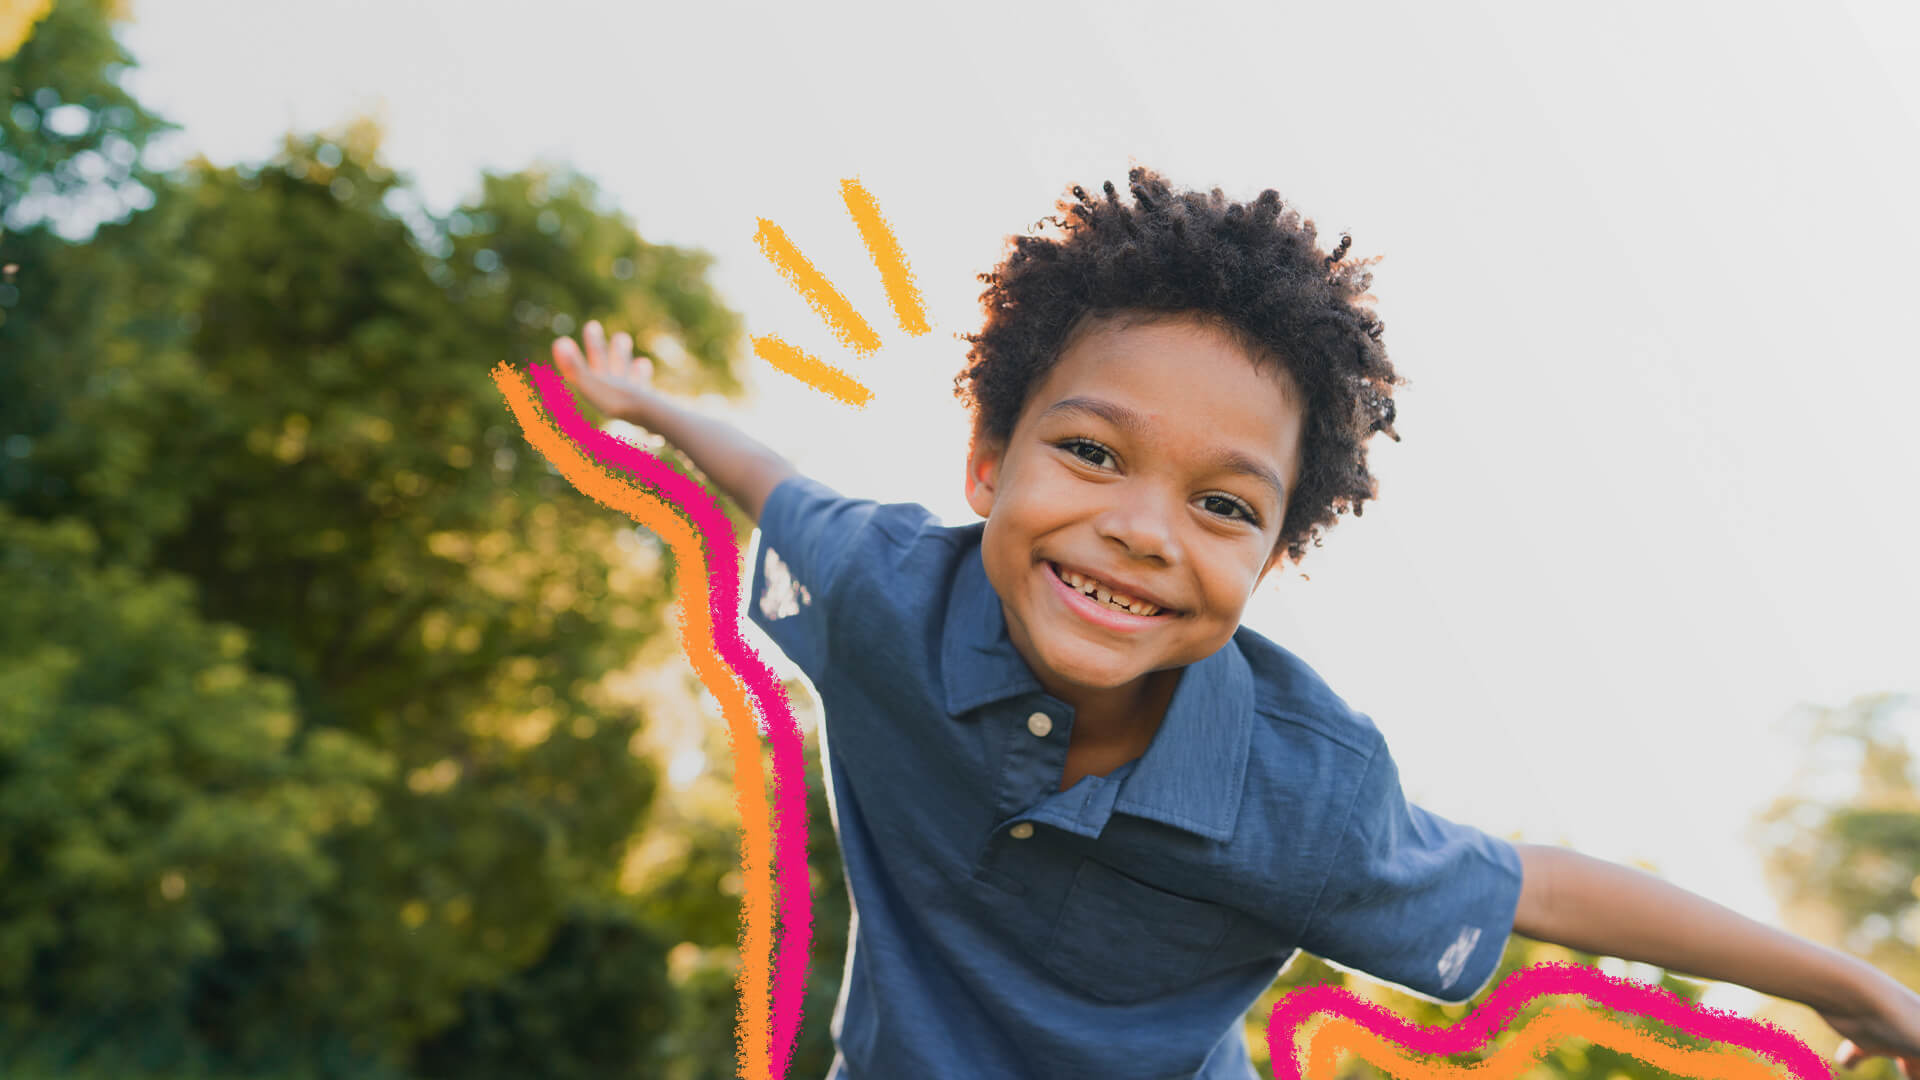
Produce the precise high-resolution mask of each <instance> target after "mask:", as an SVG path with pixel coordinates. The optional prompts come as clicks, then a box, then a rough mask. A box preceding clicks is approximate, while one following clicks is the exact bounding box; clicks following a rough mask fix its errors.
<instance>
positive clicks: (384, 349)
mask: <svg viewBox="0 0 1920 1080" xmlns="http://www.w3.org/2000/svg"><path fill="white" fill-rule="evenodd" d="M106 15H107V13H106V11H105V9H104V8H103V7H101V6H100V5H98V4H94V3H89V2H86V0H65V2H62V3H61V4H59V5H58V6H57V7H56V8H55V10H54V12H53V13H52V14H51V15H50V16H49V17H48V18H47V20H46V21H45V22H44V23H43V24H41V25H40V26H39V27H38V28H37V30H36V32H35V34H34V36H33V37H32V38H30V39H29V40H28V42H27V43H26V46H25V47H23V48H22V50H21V51H20V53H19V54H18V55H17V56H16V57H15V58H14V60H13V61H12V62H11V63H10V64H8V65H7V66H6V67H5V70H6V72H7V73H8V76H9V77H10V78H11V79H12V80H13V81H14V86H15V89H16V90H17V91H18V93H17V94H16V95H15V103H14V105H13V106H12V107H11V109H10V111H9V112H7V113H6V114H5V117H4V118H0V122H4V123H9V124H13V125H14V126H12V127H6V128H4V130H3V133H4V135H5V138H6V141H5V143H4V144H0V172H5V174H6V176H5V179H4V180H0V183H9V184H14V185H16V186H15V187H14V188H6V189H0V190H5V191H7V192H17V191H24V192H27V193H29V195H31V194H32V193H34V192H40V193H41V194H46V195H50V196H51V195H60V194H61V193H62V192H63V191H66V190H67V189H66V188H64V187H62V185H65V184H68V183H69V181H72V182H74V183H83V182H94V181H92V180H89V179H88V178H89V177H90V176H92V174H93V172H95V171H97V170H96V169H95V168H94V167H93V166H80V165H73V166H71V167H69V166H68V165H65V164H63V163H68V162H72V161H74V160H76V159H77V158H78V157H79V155H80V154H81V153H84V152H85V151H84V149H82V150H76V149H75V148H74V147H73V146H71V145H68V143H67V142H62V141H57V140H55V139H54V136H58V139H59V140H66V139H68V136H67V135H65V134H62V132H65V131H67V130H69V129H70V128H71V127H72V125H73V124H74V123H75V118H76V117H77V115H78V114H75V113H71V112H69V113H65V114H62V115H63V116H64V117H65V118H66V119H63V120H60V121H58V122H57V123H56V122H52V121H48V120H47V119H45V118H44V117H43V118H41V119H39V120H35V121H31V122H30V121H29V120H28V119H26V117H27V112H25V111H23V109H22V107H21V105H20V102H22V101H25V102H27V103H29V104H28V108H29V109H40V110H43V111H44V110H55V109H58V108H59V107H61V104H63V103H70V102H80V103H82V104H83V105H85V108H86V109H87V110H88V113H89V116H91V117H92V118H93V119H91V120H89V124H90V125H95V126H94V127H90V128H89V129H88V130H89V131H94V132H96V134H95V135H90V136H88V137H89V138H96V142H97V143H98V146H99V148H100V149H99V150H98V153H100V154H101V155H102V156H103V157H105V158H108V159H110V160H113V161H118V160H120V159H121V158H124V157H125V156H126V153H125V151H123V150H114V149H112V147H111V146H109V145H108V144H109V142H110V140H111V139H112V138H118V139H121V140H123V141H125V142H127V143H128V144H129V145H131V146H133V147H134V149H135V150H139V149H140V148H142V147H143V146H144V144H145V140H146V139H147V138H148V137H149V136H150V135H151V134H152V133H154V132H155V131H158V130H160V128H161V126H162V125H161V124H160V123H159V122H158V121H157V120H154V119H153V118H152V117H150V116H148V115H147V114H145V113H144V112H142V111H140V110H139V107H138V105H137V103H134V102H132V101H131V100H130V99H128V98H126V96H125V95H124V93H121V92H120V91H119V90H118V84H117V81H116V80H117V73H116V69H117V66H121V65H124V64H125V63H126V62H127V61H126V58H125V56H124V55H123V54H122V53H120V52H119V50H118V48H117V46H115V45H114V44H113V42H112V37H111V27H110V25H109V23H108V21H107V18H106ZM43 91H44V93H43ZM89 95H91V96H89ZM49 103H50V104H49ZM116 109H118V110H123V111H121V112H116V111H115V110H116ZM96 129H97V130H96ZM23 132H24V134H23ZM47 132H52V133H53V134H52V135H46V133H47ZM29 136H32V138H29ZM43 136H45V137H44V138H43ZM33 139H41V141H42V142H43V143H44V144H45V145H43V146H39V145H37V144H35V143H33ZM36 147H37V148H36ZM63 155H64V156H63ZM135 160H136V162H137V160H138V158H137V155H136V157H135ZM69 174H70V175H69ZM128 176H129V177H130V178H131V179H129V180H127V181H126V182H134V181H137V182H139V183H140V184H141V185H142V186H143V188H144V189H146V190H150V191H152V192H153V194H154V198H153V203H152V206H151V208H150V209H147V210H145V211H143V212H138V213H133V214H131V215H122V219H121V220H117V221H116V220H109V221H108V223H107V224H104V225H101V226H100V227H98V228H97V230H93V231H90V232H87V235H85V236H80V235H79V234H80V233H81V232H82V231H84V230H81V229H78V228H76V227H74V222H75V221H82V222H84V221H85V220H86V213H85V212H84V207H79V206H77V205H70V204H69V203H67V202H61V201H60V200H58V199H51V198H48V199H41V200H40V201H39V202H38V203H36V204H35V205H36V206H38V207H39V209H38V210H37V211H36V212H35V214H36V215H38V216H35V215H28V214H26V212H25V211H24V210H23V211H20V213H21V215H22V216H21V217H20V218H18V219H10V220H13V221H14V226H15V227H10V228H9V229H8V231H7V232H6V234H5V236H4V237H3V238H0V260H4V261H8V262H17V263H18V264H19V266H20V271H19V273H18V274H17V276H16V278H15V279H14V280H13V281H12V282H10V283H9V284H8V286H7V288H8V289H10V290H11V291H9V292H5V293H0V313H3V314H4V316H5V319H4V322H0V422H4V424H5V428H4V430H3V431H0V552H6V553H7V554H8V559H9V561H8V562H7V563H6V564H5V570H4V573H5V574H6V575H8V576H7V577H6V579H5V581H4V582H0V590H4V592H3V593H0V594H4V595H7V596H8V597H9V614H10V615H12V614H13V613H14V610H15V597H16V596H17V597H20V598H21V599H20V600H19V602H18V610H19V611H21V612H24V613H26V616H27V617H26V618H22V619H10V620H9V624H8V627H7V630H8V631H9V632H12V633H15V634H17V635H18V636H16V637H11V638H8V639H7V642H6V643H7V644H8V645H10V646H12V648H10V649H9V651H8V652H6V653H5V654H4V656H0V686H4V687H5V688H6V689H7V690H9V691H10V692H9V693H7V695H6V698H7V703H6V706H5V708H6V711H5V712H4V713H0V716H4V727H3V728H0V785H4V786H3V787H0V858H4V860H5V862H4V867H5V873H6V881H7V890H6V894H5V896H4V897H0V914H3V915H4V919H5V924H6V925H5V927H4V928H0V1068H4V1069H5V1070H6V1071H7V1072H8V1074H9V1075H22V1074H25V1073H26V1072H27V1070H28V1069H45V1070H49V1075H51V1074H52V1071H54V1070H58V1071H60V1072H62V1073H64V1072H68V1071H73V1070H80V1069H84V1068H94V1069H98V1070H104V1071H105V1072H106V1073H108V1074H110V1075H119V1076H137V1075H156V1076H157V1075H161V1074H163V1073H165V1072H166V1071H168V1070H175V1071H191V1070H201V1071H205V1072H207V1073H208V1074H215V1073H222V1074H224V1073H227V1072H238V1073H240V1074H244V1075H259V1074H261V1073H263V1072H284V1073H286V1074H288V1075H293V1074H295V1073H296V1072H298V1073H299V1074H313V1075H342V1076H345V1075H352V1076H374V1075H377V1074H379V1073H380V1072H381V1071H388V1072H394V1073H396V1074H397V1073H398V1072H399V1071H410V1072H412V1073H413V1074H414V1075H420V1076H451V1075H461V1076H467V1075H509V1074H511V1063H512V1062H516V1061H518V1062H522V1063H525V1062H535V1061H537V1062H540V1063H541V1066H540V1073H541V1075H546V1076H556V1077H564V1076H614V1075H654V1074H657V1072H658V1068H657V1064H658V1062H657V1058H658V1054H659V1053H660V1052H661V1042H660V1040H661V1039H662V1038H663V1037H664V1035H665V1034H666V1032H667V1030H668V1028H669V1027H670V1025H671V1024H672V1023H673V1022H674V1018H675V1016H676V1015H677V1013H678V1011H679V1010H678V1007H677V1005H676V1004H675V1002H674V1000H673V999H672V998H671V997H670V996H669V995H670V994H671V990H670V989H669V986H668V984H667V982H666V980H665V950H666V948H667V946H668V945H669V944H670V943H671V939H670V938H667V937H663V935H662V934H661V932H660V931H659V930H658V929H657V928H656V927H654V926H652V925H651V924H649V923H648V922H647V920H646V916H645V913H644V911H643V905H642V902H641V900H639V899H636V898H635V897H632V896H630V895H628V894H627V893H626V892H624V891H623V890H622V889H621V888H620V883H619V881H618V871H619V868H620V866H621V864H622V861H623V857H624V855H625V853H626V851H627V848H628V846H629V845H630V843H631V842H632V840H633V838H634V836H635V835H636V834H637V833H639V832H640V831H641V830H642V829H643V828H644V827H645V823H646V820H647V815H648V813H649V810H650V807H651V805H652V803H653V800H654V796H655V788H656V785H655V782H654V776H653V770H652V768H651V766H650V765H649V764H648V763H647V762H646V761H644V760H642V759H641V758H640V757H639V756H637V755H636V754H635V753H634V752H633V749H632V748H633V746H634V745H635V743H636V740H635V736H636V734H637V732H638V730H639V727H640V724H641V720H642V718H641V717H640V716H639V715H638V713H637V712H636V711H635V710H634V709H633V708H632V707H630V706H628V705H626V704H624V703H623V702H621V701H619V700H616V699H615V698H613V697H612V695H611V694H610V693H609V692H608V691H607V689H606V687H605V685H604V684H605V677H606V676H607V675H609V674H610V673H612V672H614V671H616V670H618V669H619V668H621V667H623V666H625V665H626V664H627V663H628V662H629V660H630V659H631V657H633V656H634V655H635V654H636V652H637V651H638V650H639V647H640V646H641V645H642V644H643V643H644V642H645V641H646V640H648V639H649V638H650V637H652V636H653V635H655V634H657V633H660V632H661V630H662V620H663V613H664V610H665V604H666V601H667V599H668V597H669V596H670V595H671V568H670V567H666V566H663V565H662V560H661V559H660V557H659V551H658V545H657V544H653V543H651V542H650V541H649V539H647V538H644V537H639V536H637V535H636V533H635V531H634V530H633V529H632V528H631V527H630V526H627V525H625V524H623V523H622V522H620V521H618V520H616V519H615V518H614V517H613V516H612V515H610V514H609V513H608V512H607V511H606V510H605V509H604V508H601V507H599V506H597V505H595V504H593V503H591V502H590V501H589V500H587V499H585V498H584V497H583V496H580V495H578V494H577V493H576V492H574V491H573V490H572V489H571V488H570V487H569V486H568V485H567V484H565V483H564V481H562V480H561V479H560V478H559V477H558V476H557V475H555V474H554V472H553V470H552V469H551V468H550V467H549V466H547V465H546V464H545V462H544V461H543V460H541V459H540V458H539V457H538V455H536V454H533V453H532V452H531V451H529V450H527V449H526V448H525V446H524V443H523V442H522V441H521V440H520V439H519V437H518V435H517V432H516V431H515V430H514V427H513V424H512V421H511V418H510V417H509V416H508V414H507V412H506V410H505V408H504V405H503V403H502V402H501V400H500V397H499V394H498V391H497V390H496V389H495V387H494V386H493V384H492V382H491V380H490V379H489V377H488V374H487V373H488V369H489V368H490V367H491V365H492V364H493V363H495V362H497V361H498V360H501V359H520V358H525V357H538V356H543V355H544V351H545V347H546V343H547V341H548V340H550V338H551V336H552V335H553V334H554V333H556V332H566V331H569V330H572V329H573V328H574V322H573V320H575V319H581V318H586V317H598V318H602V319H605V320H607V321H608V322H609V323H612V324H617V325H620V326H624V327H627V328H631V329H633V330H635V331H636V336H637V337H639V339H640V340H641V341H642V342H654V343H657V344H656V347H657V348H660V349H662V350H665V351H667V352H668V353H670V354H671V355H674V356H679V357H683V358H684V359H683V360H682V362H681V363H680V364H679V365H678V366H677V367H673V368H671V369H669V370H667V371H666V372H664V373H663V378H662V382H663V383H666V384H671V385H675V386H677V388H679V389H682V390H685V391H694V392H697V391H703V390H718V391H727V390H731V389H733V388H734V387H735V385H736V384H735V381H734V375H733V373H732V369H731V364H732V363H733V360H734V358H735V357H736V356H738V354H739V352H738V349H737V338H738V329H739V326H738V319H737V317H735V316H734V315H732V314H731V313H730V312H728V311H727V310H726V308H725V307H724V305H722V304H721V302H720V301H719V299H718V298H717V297H716V296H715V295H714V294H713V292H712V291H711V289H710V287H709V286H708V285H707V284H706V282H705V279H704V276H703V275H704V270H705V262H704V257H703V256H700V255H698V254H695V253H690V252H685V251H680V250H677V249H672V248H666V247H660V246H656V245H650V244H647V243H645V242H644V241H642V240H641V239H640V238H638V237H637V236H636V235H635V234H634V230H633V227H632V224H631V222H630V221H629V220H627V219H626V218H624V217H623V216H622V215H620V214H619V213H618V212H617V211H615V210H613V209H612V208H611V207H610V206H609V205H607V203H606V202H605V200H604V199H603V198H602V196H601V195H600V194H599V193H598V191H597V190H596V188H595V187H594V185H593V184H592V183H591V182H589V181H587V180H586V179H585V178H582V177H579V176H576V175H573V174H571V173H568V172H566V171H565V170H562V169H557V168H544V167H542V168H534V169H529V170H526V171H523V172H520V173H516V174H512V175H501V176H488V177H485V178H484V179H483V181H482V184H481V186H480V190H479V191H478V193H477V194H476V196H475V197H474V198H472V199H470V200H468V201H467V202H466V203H465V204H463V205H462V206H461V207H459V208H458V209H457V210H456V211H455V212H453V213H452V214H450V215H448V216H446V217H444V218H442V217H439V216H436V215H433V214H431V213H429V212H427V211H426V210H425V209H423V208H422V207H421V205H420V203H419V200H418V198H417V196H416V195H415V194H414V193H413V191H412V189H411V187H410V186H409V184H408V183H407V181H406V179H405V178H404V177H400V176H396V175H395V174H393V173H392V172H391V170H389V169H388V168H387V167H385V166H384V165H383V164H382V162H381V160H380V158H379V153H378V132H377V130H375V129H374V128H373V127H372V126H371V125H368V124H365V123H360V124H355V125H352V126H350V127H349V128H347V129H346V130H344V131H342V132H339V133H337V134H335V135H329V136H315V137H301V138H290V139H289V140H288V141H287V144H286V146H285V148H284V150H283V152H282V153H281V154H280V155H279V156H278V157H276V158H275V159H274V160H273V161H271V162H269V163H266V164H265V165H263V166H261V167H258V168H218V167H215V166H213V165H211V164H209V163H206V162H196V163H193V164H192V165H190V166H189V167H187V168H185V169H184V170H182V171H180V172H179V173H177V174H173V175H168V176H153V175H144V174H138V173H137V171H136V172H130V173H129V174H128ZM94 179H95V180H99V179H100V178H98V177H96V178H94ZM103 182H107V183H108V184H109V186H111V183H113V182H116V181H115V178H114V175H112V174H110V175H109V176H107V177H106V178H105V180H104V181H103ZM75 190H78V189H75ZM8 207H9V213H10V214H12V213H13V212H14V211H15V210H16V209H18V208H17V207H16V205H15V203H14V201H13V200H12V199H9V200H8ZM668 343H671V345H669V344H668ZM63 605H64V606H63ZM715 902H719V901H717V900H716V901H715ZM116 950H118V951H116ZM487 1070H492V1071H491V1072H489V1071H487ZM184 1074H185V1073H184V1072H182V1075H184Z"/></svg>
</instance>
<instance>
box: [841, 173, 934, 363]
mask: <svg viewBox="0 0 1920 1080" xmlns="http://www.w3.org/2000/svg"><path fill="white" fill-rule="evenodd" d="M840 195H841V197H842V198H844V199H845V200H846V202H847V213H849V214H852V215H853V223H854V224H855V225H857V226H859V228H860V239H862V240H864V241H866V244H867V254H868V255H871V256H872V257H873V265H874V268H875V269H876V270H879V271H880V281H881V282H882V283H883V284H884V285H886V287H887V302H888V303H889V304H892V305H893V316H894V318H895V319H897V320H898V321H899V323H900V329H902V330H905V331H906V332H907V333H908V334H911V335H913V336H914V337H918V336H920V335H921V334H924V333H926V332H927V331H928V330H930V329H932V327H930V326H928V325H927V309H926V306H925V305H924V304H922V303H921V301H920V290H919V289H918V288H917V287H915V286H914V283H913V271H912V270H911V269H909V268H908V267H907V256H906V253H905V252H902V251H901V250H900V241H899V240H898V239H896V238H895V237H894V235H893V229H892V228H891V227H890V226H889V225H888V224H887V219H886V218H884V217H881V216H880V204H879V203H877V202H875V201H874V198H873V196H872V195H870V194H868V192H867V189H866V188H864V187H862V186H860V181H858V180H853V179H849V180H842V181H840Z"/></svg>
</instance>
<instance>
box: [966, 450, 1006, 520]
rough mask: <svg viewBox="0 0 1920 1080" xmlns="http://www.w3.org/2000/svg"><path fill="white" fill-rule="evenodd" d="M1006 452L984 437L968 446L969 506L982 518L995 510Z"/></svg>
mask: <svg viewBox="0 0 1920 1080" xmlns="http://www.w3.org/2000/svg"><path fill="white" fill-rule="evenodd" d="M1005 457H1006V450H1005V448H1004V447H1001V446H999V445H997V444H995V443H994V441H993V440H992V439H989V438H987V437H985V436H982V435H977V434H976V435H975V436H974V437H973V440H972V441H971V442H970V443H968V445H967V505H968V506H970V507H972V508H973V512H974V513H976V514H979V515H980V516H981V517H987V516H988V515H989V514H990V513H991V512H992V510H993V499H994V496H995V495H997V494H998V493H999V491H1000V463H1001V461H1003V460H1004V459H1005Z"/></svg>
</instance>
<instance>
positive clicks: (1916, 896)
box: [1756, 693, 1920, 1080]
mask: <svg viewBox="0 0 1920 1080" xmlns="http://www.w3.org/2000/svg"><path fill="white" fill-rule="evenodd" d="M1792 720H1793V722H1794V723H1795V724H1796V725H1797V727H1798V729H1799V733H1800V735H1801V737H1802V738H1803V739H1804V741H1805V743H1806V747H1807V750H1806V754H1805V755H1804V756H1803V758H1802V759H1801V769H1800V775H1799V776H1798V777H1797V778H1796V779H1795V782H1794V785H1793V788H1794V790H1792V791H1790V792H1789V793H1788V794H1786V795H1784V796H1782V797H1781V798H1780V799H1778V800H1776V801H1775V802H1774V804H1773V805H1772V806H1771V807H1769V808H1768V810H1767V811H1766V813H1765V814H1764V815H1763V816H1762V817H1761V819H1760V821H1759V822H1758V823H1757V825H1756V835H1757V837H1758V839H1759V841H1760V843H1761V846H1762V847H1763V849H1764V850H1766V852H1767V870H1768V875H1769V877H1770V879H1771V880H1772V883H1773V886H1774V891H1775V893H1776V895H1778V896H1779V897H1780V899H1781V904H1782V907H1783V909H1784V910H1785V912H1786V917H1787V920H1788V922H1789V924H1790V925H1792V926H1793V928H1794V929H1795V930H1797V931H1798V932H1800V933H1802V934H1805V935H1807V936H1808V937H1811V938H1813V939H1815V940H1817V941H1821V942H1823V943H1825V944H1828V945H1832V946H1834V947H1836V948H1840V949H1843V950H1845V951H1847V952H1850V953H1853V954H1854V955H1856V956H1859V957H1861V958H1863V959H1865V960H1867V961H1868V962H1870V963H1872V964H1873V965H1874V966H1875V967H1877V968H1879V969H1880V970H1882V971H1885V972H1886V973H1887V974H1889V975H1892V976H1893V977H1894V978H1896V979H1898V980H1900V981H1901V982H1902V983H1905V984H1906V985H1907V986H1920V788H1917V787H1916V786H1915V777H1914V762H1913V749H1914V740H1915V737H1916V735H1920V700H1916V699H1914V698H1913V697H1911V696H1909V695H1904V694H1892V693H1885V694H1869V695H1864V696H1862V697H1859V698H1856V699H1854V700H1853V701H1851V702H1848V703H1847V704H1845V705H1842V706H1838V707H1807V708H1804V709H1801V710H1799V711H1798V712H1797V713H1796V714H1795V715H1794V716H1793V717H1792ZM1851 1075H1854V1076H1858V1077H1861V1078H1862V1080H1897V1078H1898V1076H1899V1071H1898V1069H1897V1068H1896V1067H1895V1066H1894V1064H1893V1063H1892V1062H1891V1061H1888V1060H1886V1059H1876V1060H1874V1061H1871V1062H1868V1063H1867V1064H1865V1065H1862V1066H1861V1067H1859V1068H1858V1069H1855V1070H1853V1072H1852V1073H1851Z"/></svg>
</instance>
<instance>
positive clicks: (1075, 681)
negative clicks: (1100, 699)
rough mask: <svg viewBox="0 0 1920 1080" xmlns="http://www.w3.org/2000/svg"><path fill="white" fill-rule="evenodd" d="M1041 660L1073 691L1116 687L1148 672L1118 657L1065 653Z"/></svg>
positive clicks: (1134, 680)
mask: <svg viewBox="0 0 1920 1080" xmlns="http://www.w3.org/2000/svg"><path fill="white" fill-rule="evenodd" d="M1045 659H1046V660H1047V666H1048V668H1050V669H1051V670H1052V672H1053V674H1054V677H1055V678H1057V679H1059V680H1060V681H1061V682H1064V683H1066V684H1068V685H1069V686H1071V687H1073V688H1074V689H1076V690H1117V689H1119V688H1120V687H1123V686H1127V685H1129V684H1130V683H1134V682H1137V681H1139V680H1140V679H1141V678H1142V677H1144V676H1145V675H1147V674H1148V673H1149V671H1150V669H1149V668H1145V667H1141V666H1139V665H1138V664H1135V663H1126V662H1120V661H1119V658H1118V657H1114V658H1095V657H1086V656H1074V655H1068V656H1052V657H1046V658H1045Z"/></svg>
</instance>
